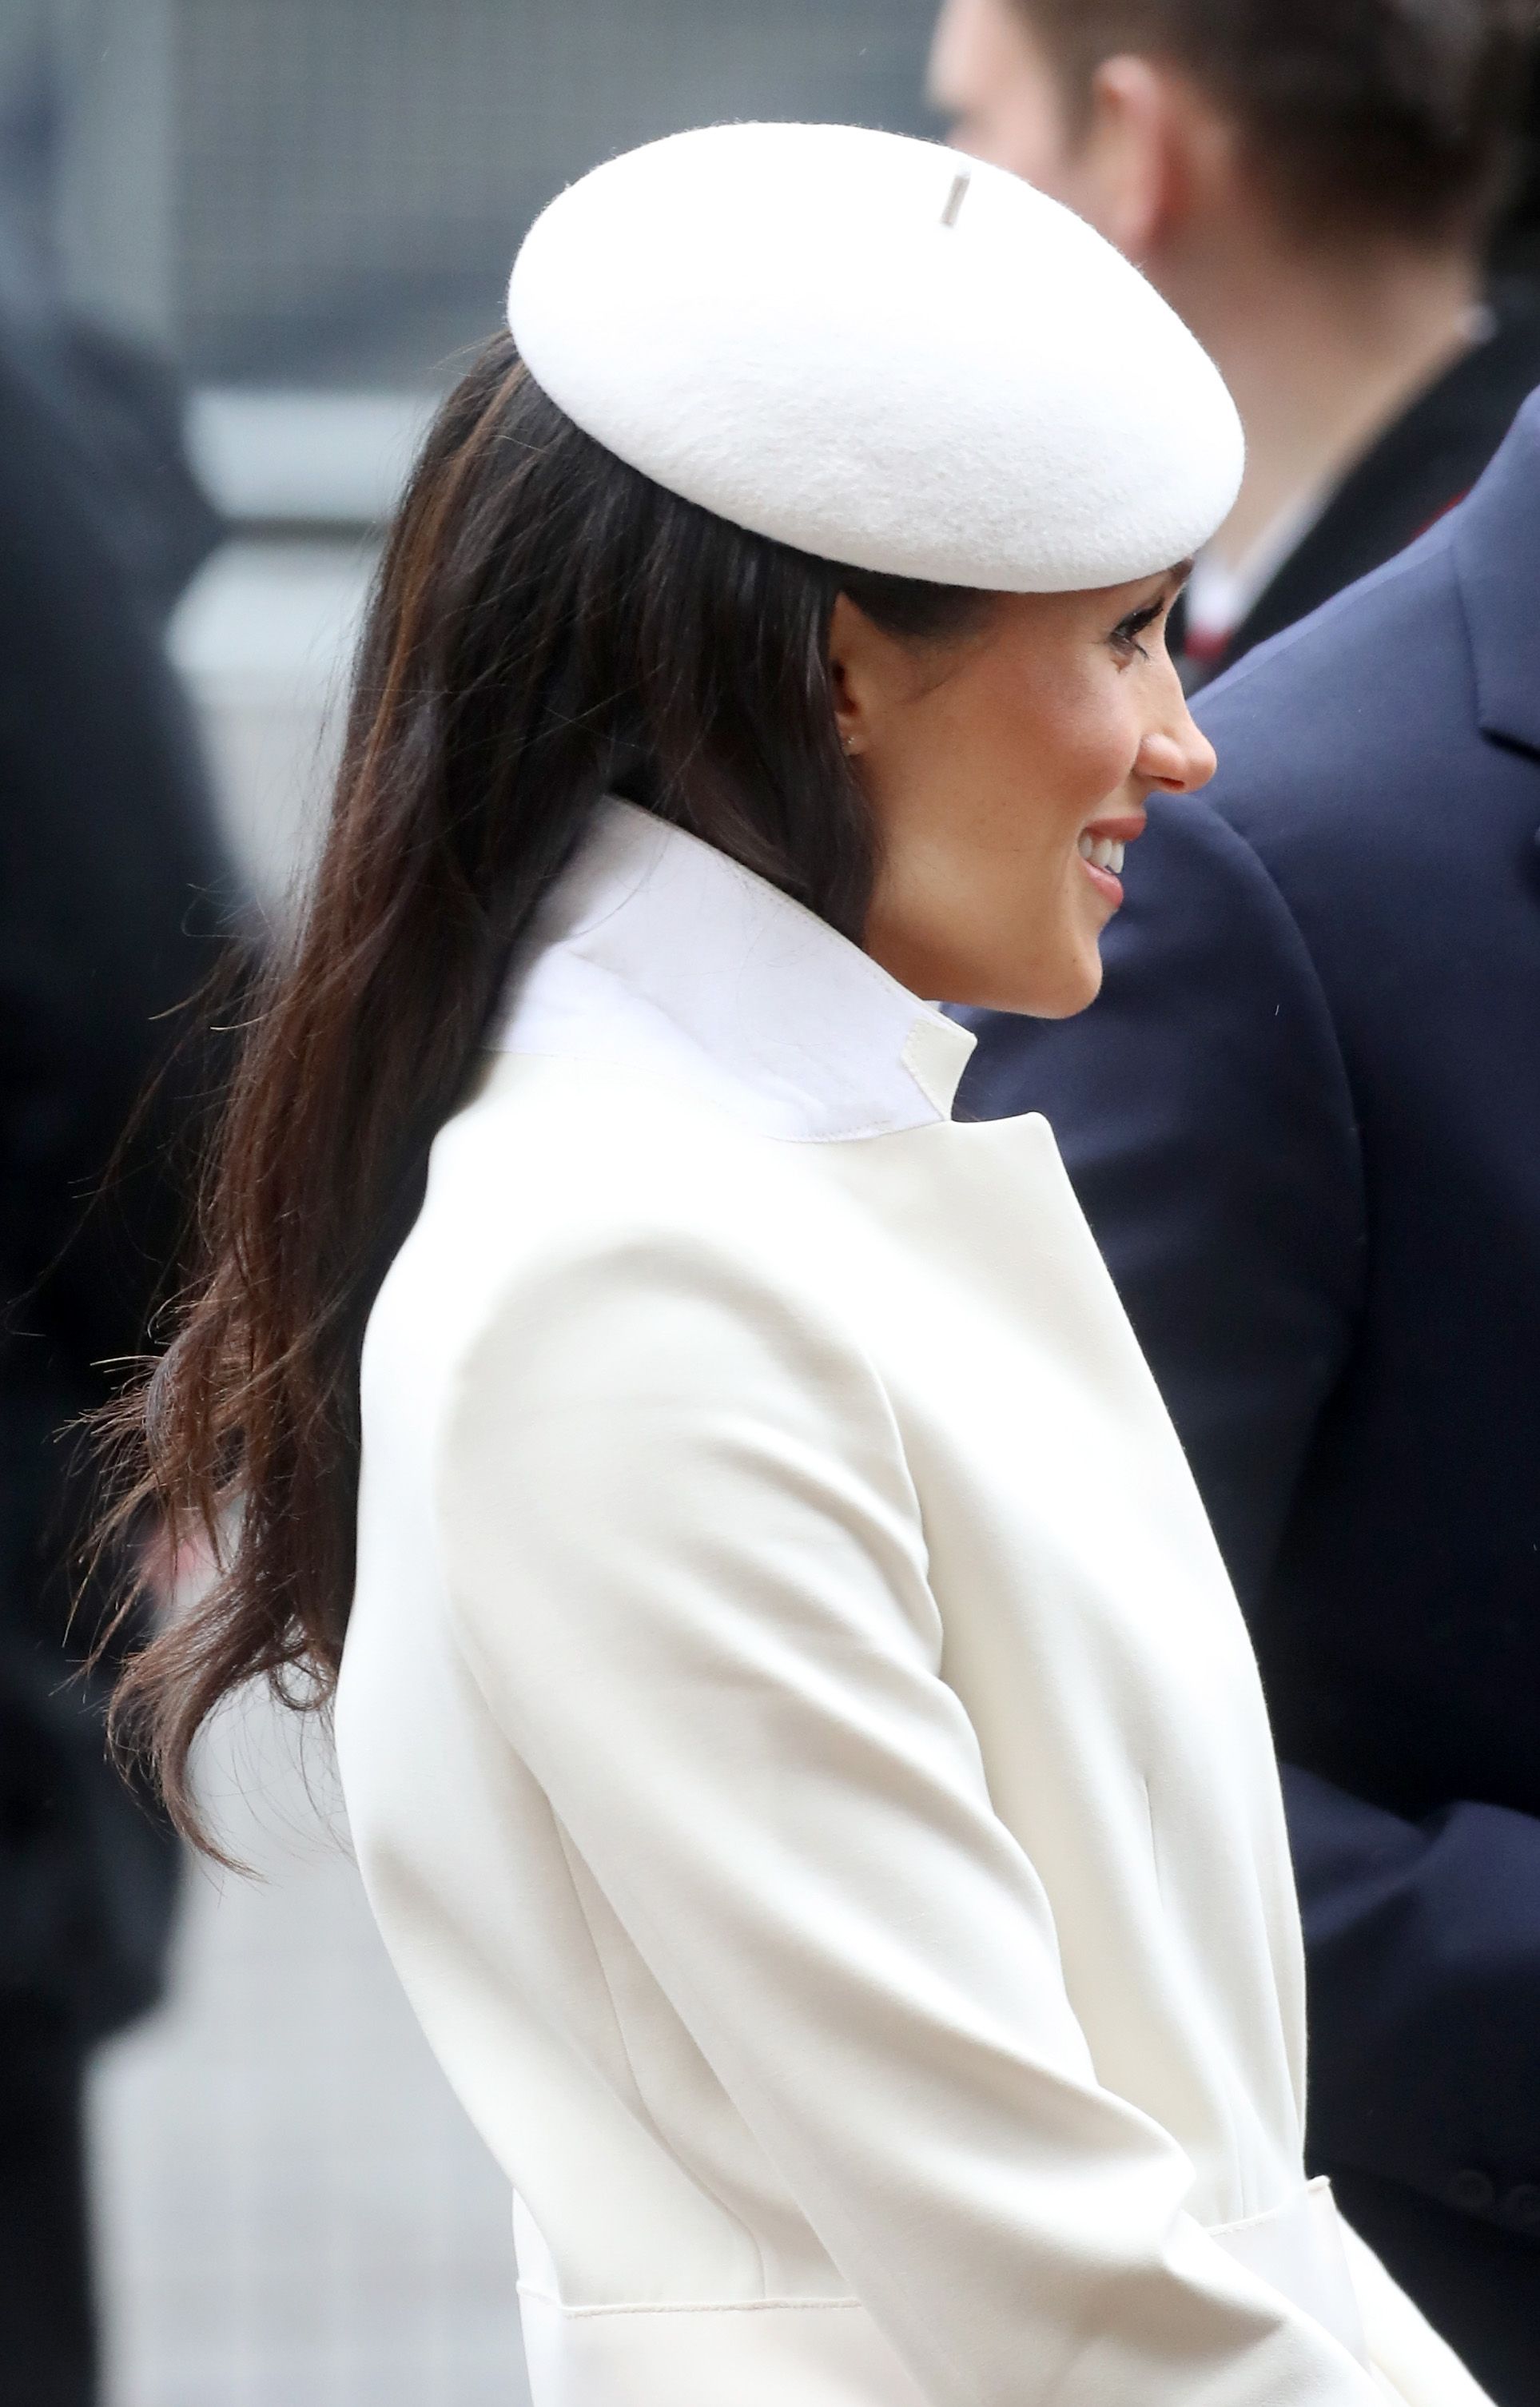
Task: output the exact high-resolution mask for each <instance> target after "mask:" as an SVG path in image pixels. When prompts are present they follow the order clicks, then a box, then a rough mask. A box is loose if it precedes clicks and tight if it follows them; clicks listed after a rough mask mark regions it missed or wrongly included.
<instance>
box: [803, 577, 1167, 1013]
mask: <svg viewBox="0 0 1540 2407" xmlns="http://www.w3.org/2000/svg"><path fill="white" fill-rule="evenodd" d="M1185 574H1186V563H1182V565H1181V566H1180V567H1177V568H1174V569H1173V570H1171V571H1170V572H1169V573H1168V574H1166V575H1163V576H1159V577H1146V578H1143V579H1142V580H1139V581H1137V582H1135V583H1134V584H1130V585H1119V586H1113V587H1110V588H1106V589H1104V590H1102V591H1093V592H1081V593H1052V594H1042V593H1022V594H997V595H991V596H989V597H986V598H985V599H984V600H983V601H982V602H981V605H980V614H979V619H978V621H977V625H976V626H975V627H973V628H972V629H971V630H970V631H969V632H968V633H967V634H962V635H960V636H956V637H951V638H948V639H947V640H946V641H944V642H937V643H935V644H927V645H916V644H914V643H913V642H906V641H902V640H900V639H899V638H897V637H895V636H891V635H889V634H885V633H883V632H882V631H881V630H880V629H878V628H877V627H876V626H875V625H874V624H873V623H872V621H871V620H869V619H867V618H866V617H865V616H864V614H863V612H862V611H860V610H859V609H858V608H857V607H856V605H854V603H852V602H851V601H850V600H849V599H848V596H845V595H842V596H841V597H840V599H839V601H838V603H837V604H836V605H835V610H834V624H833V628H832V632H831V647H830V652H831V667H832V671H833V676H834V689H835V694H836V700H837V707H838V716H839V724H840V733H841V737H842V740H843V741H844V743H845V745H846V748H847V749H848V752H849V754H850V756H851V759H852V762H853V764H854V767H855V770H856V774H857V776H859V778H860V779H861V782H862V785H863V790H864V791H865V793H866V796H867V799H868V801H869V803H870V805H871V807H872V812H873V816H874V818H875V819H876V822H877V843H878V852H879V872H878V878H877V889H876V894H875V899H874V903H873V906H872V911H871V916H870V919H869V920H868V923H867V927H866V931H865V943H866V949H867V950H868V951H869V952H870V953H871V954H872V955H873V957H874V958H875V959H876V960H877V961H880V962H881V964H882V966H883V967H884V968H885V969H887V970H889V971H890V972H891V974H892V976H895V977H896V978H898V979H899V980H900V982H901V983H902V984H903V985H905V986H906V987H908V988H909V989H910V990H911V991H912V992H913V993H916V994H920V995H923V996H926V997H928V998H931V999H933V1000H935V1001H940V1002H946V1003H965V1004H989V1005H991V1006H993V1007H994V1008H995V1009H998V1010H1004V1011H1019V1012H1027V1013H1031V1014H1033V1015H1034V1016H1035V1017H1037V1018H1047V1019H1058V1018H1067V1017H1068V1016H1069V1015H1070V1014H1072V1013H1074V1012H1077V1011H1081V1010H1083V1009H1084V1008H1085V1006H1086V1004H1089V1003H1091V1001H1092V1000H1093V999H1094V997H1095V994H1096V992H1097V990H1098V988H1099V986H1100V984H1101V976H1102V964H1101V955H1100V950H1099V944H1100V938H1101V934H1102V931H1103V930H1104V928H1105V926H1106V924H1107V922H1108V920H1109V919H1111V918H1112V916H1113V914H1114V912H1115V911H1116V910H1117V909H1118V908H1119V904H1120V903H1121V901H1122V886H1121V879H1120V871H1121V868H1122V862H1123V853H1124V849H1125V847H1127V846H1128V845H1130V844H1133V843H1136V842H1137V840H1138V838H1139V836H1140V834H1141V833H1142V832H1143V829H1144V825H1145V804H1146V801H1147V799H1148V796H1149V794H1150V793H1152V792H1155V791H1157V790H1159V791H1162V792H1166V793H1191V792H1192V791H1194V790H1196V789H1197V788H1198V787H1200V786H1202V785H1204V784H1205V783H1206V781H1207V779H1208V778H1209V776H1211V775H1212V773H1213V769H1214V754H1213V751H1212V749H1211V748H1210V746H1209V744H1208V741H1207V739H1206V737H1205V736H1204V735H1203V734H1202V733H1200V731H1199V730H1198V728H1197V727H1195V726H1194V724H1193V722H1192V719H1191V716H1190V714H1189V712H1188V707H1187V703H1186V700H1185V698H1184V696H1183V693H1182V691H1181V686H1180V684H1179V682H1178V680H1177V677H1176V670H1175V669H1174V668H1173V666H1172V663H1171V661H1170V658H1169V656H1168V654H1167V652H1166V648H1165V619H1166V614H1167V612H1168V610H1169V608H1170V605H1171V604H1172V602H1173V601H1174V600H1175V598H1176V593H1177V591H1178V590H1179V588H1180V585H1181V581H1182V577H1183V576H1184V575H1185Z"/></svg>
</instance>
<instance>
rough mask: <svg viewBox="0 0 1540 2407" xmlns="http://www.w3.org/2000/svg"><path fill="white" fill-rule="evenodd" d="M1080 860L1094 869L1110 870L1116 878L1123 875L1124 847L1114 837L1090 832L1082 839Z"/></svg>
mask: <svg viewBox="0 0 1540 2407" xmlns="http://www.w3.org/2000/svg"><path fill="white" fill-rule="evenodd" d="M1080 858H1081V860H1082V861H1089V862H1091V867H1092V868H1093V869H1110V870H1111V872H1112V874H1113V876H1115V877H1116V876H1120V875H1121V873H1122V866H1123V847H1122V846H1121V845H1120V844H1119V843H1117V842H1116V841H1115V839H1114V838H1113V837H1112V836H1109V835H1092V834H1091V833H1090V832H1089V830H1088V832H1087V833H1086V834H1084V835H1083V836H1082V837H1081V838H1080Z"/></svg>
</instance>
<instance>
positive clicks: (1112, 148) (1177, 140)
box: [1077, 52, 1190, 266]
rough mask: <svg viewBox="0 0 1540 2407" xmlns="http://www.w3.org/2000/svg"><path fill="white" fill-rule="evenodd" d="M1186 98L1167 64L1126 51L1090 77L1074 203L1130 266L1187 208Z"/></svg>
mask: <svg viewBox="0 0 1540 2407" xmlns="http://www.w3.org/2000/svg"><path fill="white" fill-rule="evenodd" d="M1188 99H1189V95H1188V93H1187V90H1186V87H1185V86H1184V85H1183V84H1182V83H1181V81H1180V80H1179V79H1178V78H1176V76H1174V75H1172V74H1171V73H1170V71H1169V70H1168V69H1166V68H1164V67H1162V66H1160V65H1158V64H1156V63H1155V62H1154V61H1153V60H1151V59H1145V58H1138V57H1136V56H1134V54H1133V53H1132V52H1119V54H1118V55H1117V56H1116V57H1113V58H1110V59H1104V60H1103V61H1102V63H1101V64H1100V66H1099V67H1097V69H1096V71H1095V73H1094V75H1093V76H1092V78H1091V112H1090V120H1089V122H1088V124H1087V127H1086V132H1085V136H1084V140H1083V142H1082V145H1081V150H1080V163H1079V164H1080V175H1079V177H1077V182H1078V181H1081V179H1082V178H1083V187H1084V189H1083V196H1082V197H1080V198H1079V199H1078V200H1077V206H1078V207H1080V209H1081V211H1082V214H1083V215H1084V216H1086V217H1087V218H1089V219H1090V221H1091V224H1092V225H1094V226H1095V228H1096V230H1097V232H1098V233H1099V234H1104V235H1105V236H1106V238H1107V240H1108V242H1110V243H1113V244H1114V245H1116V247H1117V249H1119V250H1120V251H1121V252H1122V253H1123V256H1124V257H1125V258H1126V259H1132V260H1133V261H1134V264H1135V265H1136V266H1137V265H1140V264H1142V263H1144V262H1145V261H1147V260H1148V259H1149V258H1150V257H1151V256H1152V255H1153V254H1154V253H1155V252H1157V251H1158V250H1159V249H1161V247H1162V243H1163V242H1164V240H1165V239H1166V237H1167V236H1168V235H1169V234H1170V232H1171V229H1172V227H1173V226H1174V225H1175V224H1176V223H1178V222H1179V221H1180V220H1181V219H1182V218H1183V217H1184V216H1185V214H1186V209H1187V206H1188V189H1189V177H1188V172H1187V168H1188V158H1187V153H1188V140H1187V136H1188V132H1189V125H1188V119H1189V116H1190V110H1189V107H1188Z"/></svg>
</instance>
